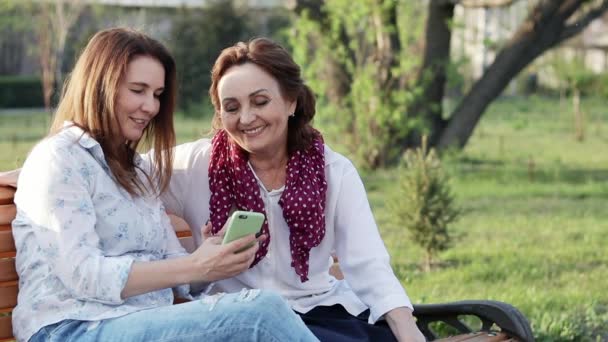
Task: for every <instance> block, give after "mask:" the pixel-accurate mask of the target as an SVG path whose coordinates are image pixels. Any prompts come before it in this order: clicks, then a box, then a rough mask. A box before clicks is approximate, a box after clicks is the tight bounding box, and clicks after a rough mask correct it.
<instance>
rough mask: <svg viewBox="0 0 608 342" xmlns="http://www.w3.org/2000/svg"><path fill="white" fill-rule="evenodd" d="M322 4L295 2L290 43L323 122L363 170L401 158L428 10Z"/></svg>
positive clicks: (342, 1) (381, 0)
mask: <svg viewBox="0 0 608 342" xmlns="http://www.w3.org/2000/svg"><path fill="white" fill-rule="evenodd" d="M321 5H322V4H321V2H320V1H298V3H297V6H296V8H295V11H296V13H299V19H298V20H297V24H296V29H295V30H294V36H293V40H292V46H293V48H294V56H295V58H296V60H298V61H299V62H300V64H302V65H306V68H304V74H305V78H306V79H307V81H308V82H309V84H310V85H311V86H312V87H313V89H314V90H315V91H316V92H317V93H318V94H319V95H320V96H319V103H320V105H319V106H318V111H319V120H325V121H330V122H332V123H334V126H335V127H336V128H337V130H336V131H337V132H335V135H339V136H340V139H341V140H342V141H343V142H344V143H345V145H347V146H350V147H352V152H353V154H354V155H355V158H356V159H358V161H359V162H360V163H361V164H362V165H363V166H367V167H372V168H373V167H377V166H380V165H384V164H386V163H387V162H389V161H391V160H397V159H398V157H399V155H400V154H401V150H400V148H399V147H398V144H397V142H398V141H399V139H400V138H402V137H404V136H406V135H407V134H408V132H409V130H410V129H411V125H413V124H415V120H404V118H403V117H402V116H403V114H404V111H403V108H406V107H408V106H409V105H410V103H411V102H412V100H413V99H414V97H415V92H416V88H415V87H414V85H413V82H414V81H415V79H416V77H415V75H416V65H418V64H419V61H420V58H419V55H420V54H419V53H418V50H419V49H420V44H418V40H417V37H419V36H420V34H419V33H420V31H421V29H420V28H421V27H422V25H421V24H422V18H423V16H422V15H421V12H423V7H421V6H420V3H419V2H410V1H401V2H397V1H393V0H361V1H355V2H353V1H349V0H332V1H327V2H326V3H325V4H324V5H323V6H321ZM404 18H417V19H418V20H416V19H412V20H405V19H404ZM407 119H409V118H407ZM330 134H331V133H330Z"/></svg>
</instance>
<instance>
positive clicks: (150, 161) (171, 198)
mask: <svg viewBox="0 0 608 342" xmlns="http://www.w3.org/2000/svg"><path fill="white" fill-rule="evenodd" d="M178 150H179V146H177V147H176V148H175V151H174V152H175V153H176V156H175V159H174V161H173V170H172V174H171V180H170V181H169V188H168V189H167V190H166V191H165V192H163V193H162V194H161V195H160V198H161V201H162V202H163V204H164V205H165V208H166V209H167V211H168V212H169V213H171V214H175V215H177V216H179V217H183V216H184V215H183V204H182V200H181V199H182V198H183V196H176V194H183V192H182V191H183V189H187V188H188V184H187V182H188V177H185V175H184V173H183V172H177V170H178V169H183V167H180V166H178V164H179V165H182V164H183V163H184V160H183V159H184V158H183V155H177V152H178ZM178 157H182V158H181V159H178ZM141 158H142V160H143V162H144V163H145V164H146V165H148V167H149V168H150V169H152V167H153V165H154V150H150V151H148V152H147V153H145V154H142V155H141Z"/></svg>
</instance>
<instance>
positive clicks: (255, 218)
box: [222, 210, 264, 252]
mask: <svg viewBox="0 0 608 342" xmlns="http://www.w3.org/2000/svg"><path fill="white" fill-rule="evenodd" d="M263 223H264V214H262V213H256V212H253V211H240V210H237V211H235V212H234V213H232V215H231V216H230V218H229V219H228V223H227V224H226V225H227V226H228V228H227V229H226V234H225V235H224V240H223V241H222V244H224V245H225V244H227V243H230V242H232V241H234V240H237V239H239V238H242V237H244V236H247V235H249V234H256V233H259V232H260V228H262V224H263ZM254 243H255V242H254ZM251 246H253V243H252V244H251V245H249V246H247V248H249V247H251ZM247 248H245V249H247ZM238 252H240V251H238Z"/></svg>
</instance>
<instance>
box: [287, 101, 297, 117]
mask: <svg viewBox="0 0 608 342" xmlns="http://www.w3.org/2000/svg"><path fill="white" fill-rule="evenodd" d="M297 106H298V100H294V101H293V102H291V103H290V104H289V105H288V106H287V115H291V114H293V113H295V112H296V107H297Z"/></svg>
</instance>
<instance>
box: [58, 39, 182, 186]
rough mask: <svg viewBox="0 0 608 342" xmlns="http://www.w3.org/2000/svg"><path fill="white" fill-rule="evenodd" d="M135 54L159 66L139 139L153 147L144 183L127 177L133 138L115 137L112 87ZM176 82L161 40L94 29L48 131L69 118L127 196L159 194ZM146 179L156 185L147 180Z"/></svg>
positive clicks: (168, 154)
mask: <svg viewBox="0 0 608 342" xmlns="http://www.w3.org/2000/svg"><path fill="white" fill-rule="evenodd" d="M139 56H149V57H152V58H154V59H156V60H158V61H159V62H160V64H162V66H163V67H164V70H165V84H164V90H163V92H162V94H161V95H160V97H159V100H160V108H159V112H158V114H157V115H156V116H155V117H154V118H153V119H152V120H151V121H150V123H149V124H148V126H147V127H146V128H145V130H144V134H143V136H142V138H141V139H140V140H143V141H144V143H145V144H146V145H148V146H149V147H153V148H154V156H153V157H154V159H155V165H154V168H153V169H152V170H151V173H152V174H149V173H148V172H147V171H144V170H142V171H144V174H145V175H146V177H147V178H148V179H147V180H148V182H149V185H150V187H148V188H147V187H146V186H145V185H144V184H143V183H142V181H141V180H140V179H139V178H138V177H133V176H134V173H135V172H136V170H135V169H136V167H137V166H136V165H135V162H134V155H135V153H136V150H137V145H138V144H139V141H129V142H125V141H124V140H123V141H121V139H119V138H118V137H119V136H120V134H121V133H120V125H119V123H118V118H117V116H116V114H117V113H116V103H117V98H118V89H119V87H120V84H121V82H122V81H123V80H124V78H125V75H126V72H127V66H128V64H129V63H130V62H131V61H132V60H133V59H134V58H135V57H139ZM176 86H177V85H176V70H175V61H174V59H173V57H172V56H171V54H170V53H169V51H168V50H167V48H165V46H163V44H161V43H160V42H158V41H157V40H155V39H153V38H151V37H149V36H147V35H145V34H143V33H141V32H139V31H136V30H133V29H129V28H111V29H107V30H103V31H100V32H98V33H96V34H95V35H94V36H93V37H92V38H91V40H90V41H89V42H88V44H87V46H86V47H85V48H84V50H83V51H82V53H81V55H80V57H79V58H78V61H77V62H76V65H75V67H74V70H73V71H72V73H71V74H70V75H69V76H68V78H67V79H66V82H65V84H64V88H63V93H62V97H61V100H60V102H59V105H58V107H57V111H56V113H55V118H54V120H53V124H52V126H51V131H50V134H55V133H57V132H58V131H59V130H61V129H62V126H63V122H64V121H66V120H69V121H72V122H74V124H75V125H77V126H79V127H81V128H82V129H83V130H84V131H85V132H87V133H88V134H89V135H91V137H92V138H94V139H95V140H97V141H98V142H99V144H100V145H101V148H102V149H103V151H104V154H105V158H106V161H107V162H108V166H109V167H110V170H111V171H112V173H113V175H114V176H115V178H116V181H117V183H119V185H120V186H122V187H123V188H124V189H125V190H127V191H128V192H129V193H130V194H132V195H143V194H144V193H148V192H149V191H153V192H154V191H156V190H158V191H159V193H160V192H162V191H164V190H165V189H166V188H167V187H168V185H169V180H170V178H171V170H172V163H173V151H172V147H173V146H174V145H175V131H174V129H173V112H174V110H175V101H176V100H175V98H176ZM152 179H155V180H156V181H157V182H158V184H157V185H155V184H154V183H152V181H151V180H152Z"/></svg>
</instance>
